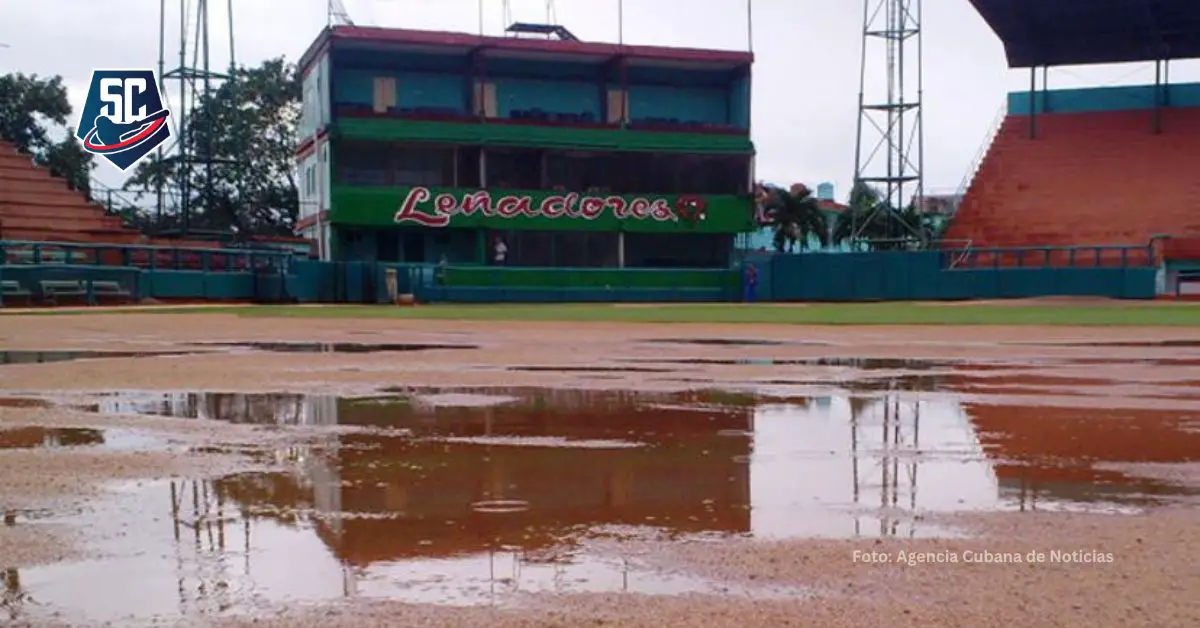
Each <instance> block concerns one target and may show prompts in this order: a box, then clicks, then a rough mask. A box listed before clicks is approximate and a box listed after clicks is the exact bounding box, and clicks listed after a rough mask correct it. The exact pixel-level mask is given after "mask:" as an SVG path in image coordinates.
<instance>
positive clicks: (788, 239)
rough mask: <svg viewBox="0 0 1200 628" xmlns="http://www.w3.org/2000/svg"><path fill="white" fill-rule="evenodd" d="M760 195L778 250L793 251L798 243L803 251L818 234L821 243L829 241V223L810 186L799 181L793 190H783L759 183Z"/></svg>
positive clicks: (824, 243)
mask: <svg viewBox="0 0 1200 628" xmlns="http://www.w3.org/2000/svg"><path fill="white" fill-rule="evenodd" d="M757 196H758V198H759V202H760V203H761V204H762V206H763V210H764V212H765V214H766V218H767V221H768V222H767V224H768V225H769V226H770V227H771V228H772V229H774V231H775V251H776V252H777V253H783V252H784V251H785V250H787V251H788V252H792V251H794V250H795V249H796V244H797V243H800V248H801V250H803V248H804V244H805V243H807V242H808V241H809V238H810V237H815V238H816V239H817V241H818V242H820V243H821V246H825V245H826V244H828V243H829V224H828V223H827V222H826V220H825V214H823V213H821V206H820V204H819V203H818V202H817V199H816V197H814V196H813V195H812V190H809V189H808V186H806V185H804V184H803V183H796V184H794V185H792V187H791V189H790V190H784V189H782V188H778V187H775V186H773V185H760V186H759V189H758V194H757Z"/></svg>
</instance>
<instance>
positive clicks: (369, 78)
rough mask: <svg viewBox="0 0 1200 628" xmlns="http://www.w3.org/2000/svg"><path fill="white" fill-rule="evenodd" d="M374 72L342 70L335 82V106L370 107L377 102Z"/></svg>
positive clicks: (375, 73)
mask: <svg viewBox="0 0 1200 628" xmlns="http://www.w3.org/2000/svg"><path fill="white" fill-rule="evenodd" d="M377 74H378V72H376V71H372V70H342V71H341V72H338V73H337V75H336V78H335V79H334V81H333V102H334V104H338V105H341V104H359V105H370V104H371V103H372V102H374V100H375V76H376V75H377Z"/></svg>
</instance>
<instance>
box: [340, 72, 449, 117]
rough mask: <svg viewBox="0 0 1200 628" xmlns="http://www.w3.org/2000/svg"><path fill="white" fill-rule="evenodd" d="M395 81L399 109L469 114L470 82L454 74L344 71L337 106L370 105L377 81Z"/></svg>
mask: <svg viewBox="0 0 1200 628" xmlns="http://www.w3.org/2000/svg"><path fill="white" fill-rule="evenodd" d="M380 76H391V77H395V79H396V91H397V92H398V93H397V94H396V105H397V106H398V107H407V108H411V107H437V108H440V109H453V110H455V111H459V112H465V111H467V110H468V105H467V102H468V100H467V99H468V94H469V93H470V92H469V91H468V85H469V83H468V79H467V78H466V77H465V76H459V75H455V74H433V73H429V72H385V71H381V70H343V71H342V73H341V74H339V75H338V79H337V82H336V92H335V96H334V102H335V103H337V104H361V105H370V104H373V103H374V100H375V78H376V77H380Z"/></svg>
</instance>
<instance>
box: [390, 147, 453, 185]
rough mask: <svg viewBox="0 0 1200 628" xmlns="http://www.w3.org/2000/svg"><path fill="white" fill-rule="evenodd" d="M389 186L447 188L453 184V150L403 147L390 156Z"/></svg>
mask: <svg viewBox="0 0 1200 628" xmlns="http://www.w3.org/2000/svg"><path fill="white" fill-rule="evenodd" d="M391 164H392V168H391V185H425V186H430V187H439V186H448V185H453V183H454V150H453V149H451V148H444V147H440V146H432V147H417V146H403V147H399V148H396V149H395V150H394V151H393V152H392V154H391Z"/></svg>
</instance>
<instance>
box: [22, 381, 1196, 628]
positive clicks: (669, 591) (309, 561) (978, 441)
mask: <svg viewBox="0 0 1200 628" xmlns="http://www.w3.org/2000/svg"><path fill="white" fill-rule="evenodd" d="M722 401H725V402H726V403H721V402H722ZM729 401H736V402H737V403H728V402H729ZM739 404H740V405H739ZM94 408H95V410H96V411H97V412H100V413H105V414H142V415H155V416H166V417H179V418H187V419H196V420H206V421H227V422H232V423H242V424H251V425H263V426H268V425H270V426H284V427H287V426H297V427H304V428H307V429H310V430H311V429H315V430H316V436H315V437H314V436H312V435H311V434H310V437H309V438H307V439H306V442H305V444H303V445H293V446H289V447H286V448H283V449H279V450H274V451H265V452H259V453H258V454H256V455H258V456H259V457H260V458H261V459H262V460H261V462H264V463H267V462H269V463H270V464H271V465H272V466H271V468H270V470H263V471H254V472H242V473H235V474H230V475H225V476H220V477H214V478H195V479H180V480H172V481H161V482H143V483H124V484H119V485H116V486H114V487H113V488H112V490H111V491H109V492H108V493H107V494H106V496H105V497H103V498H102V499H100V500H98V501H97V502H96V503H95V504H94V505H93V506H92V507H91V508H89V509H88V510H87V511H86V512H84V513H82V514H76V515H73V516H65V517H51V518H50V519H49V520H50V521H52V522H56V523H66V524H77V525H80V526H87V527H89V528H91V530H92V532H91V533H92V534H93V535H94V536H95V537H96V538H97V539H98V540H97V541H96V543H95V545H96V547H95V549H96V550H97V551H99V552H100V553H101V554H103V555H104V556H105V558H102V559H96V560H90V561H83V562H71V563H60V564H55V565H50V566H45V567H36V568H30V569H22V570H20V571H19V573H16V572H15V571H14V570H10V572H9V575H8V576H6V578H7V580H6V582H8V583H9V587H10V589H11V590H12V591H15V592H16V593H15V594H13V596H12V597H13V599H17V600H23V602H20V603H17V604H16V606H20V607H22V608H25V609H27V611H26V612H29V613H34V614H35V615H36V612H38V611H37V610H36V609H38V608H43V607H46V608H56V609H65V610H66V611H69V614H70V613H74V615H73V616H79V617H88V618H91V619H95V620H100V621H113V622H118V623H119V622H123V621H133V620H141V619H144V618H145V617H148V616H154V617H158V618H160V619H162V618H166V619H168V620H169V619H170V618H172V617H188V616H192V615H205V614H210V613H216V612H236V611H238V609H252V608H254V607H255V605H256V604H261V603H263V601H264V600H265V601H267V602H269V603H278V604H286V603H291V602H297V601H301V602H312V601H321V600H334V599H339V598H346V597H351V598H360V597H361V598H386V599H395V600H403V601H407V602H413V603H434V604H454V605H480V604H485V605H490V604H501V605H506V604H514V603H519V601H520V599H521V596H523V595H525V594H531V593H539V592H552V593H580V592H637V593H644V594H663V595H677V594H683V593H712V594H720V595H741V596H747V597H751V598H755V597H771V596H779V595H785V596H786V595H793V596H794V595H804V594H805V592H804V591H802V590H799V589H793V590H784V589H779V588H777V587H776V588H770V587H747V586H742V587H740V588H739V587H738V586H734V585H731V584H729V583H721V582H716V581H711V580H706V579H704V578H700V577H697V576H694V575H689V574H686V573H673V572H671V571H664V570H663V569H662V568H660V567H658V566H656V565H655V564H654V562H653V560H652V557H650V556H645V555H630V554H628V553H623V552H622V551H621V550H620V549H619V545H614V544H613V543H612V541H619V540H621V539H661V540H666V541H679V540H686V539H714V538H718V539H719V538H754V539H788V538H890V537H899V538H921V537H939V536H940V537H944V536H958V535H960V534H961V532H960V531H959V530H956V529H955V528H953V527H946V526H945V525H942V524H940V523H937V522H936V520H937V517H936V515H938V514H941V513H957V512H987V511H1072V512H1091V513H1106V514H1124V513H1136V512H1140V510H1141V509H1142V508H1144V507H1147V506H1151V505H1155V504H1160V503H1165V502H1168V501H1170V500H1171V499H1172V498H1174V497H1178V496H1184V495H1189V494H1192V493H1193V492H1194V491H1193V489H1191V488H1188V487H1186V486H1180V485H1174V484H1171V483H1168V482H1163V481H1159V480H1153V479H1146V478H1139V477H1136V476H1133V475H1129V474H1126V473H1123V472H1121V471H1119V470H1113V469H1112V468H1110V467H1108V466H1105V465H1106V463H1134V462H1156V463H1178V462H1188V461H1198V460H1200V433H1197V432H1196V431H1195V429H1194V427H1195V424H1194V423H1193V422H1192V420H1191V419H1189V418H1188V417H1186V416H1182V415H1179V414H1178V413H1169V412H1126V413H1121V412H1107V413H1096V412H1088V411H1078V410H1069V409H1068V410H1063V409H1056V410H1046V409H1037V408H1006V407H995V406H977V407H976V406H970V405H962V404H960V403H958V402H954V401H911V400H902V399H899V398H895V397H890V396H885V397H878V398H867V397H854V396H831V397H818V398H812V399H806V400H803V401H789V402H752V403H748V402H747V400H746V399H745V398H744V397H737V396H731V397H728V398H722V396H721V395H719V394H715V393H713V392H697V393H687V394H663V395H653V394H633V393H600V392H587V391H561V390H560V391H554V390H529V389H462V390H428V391H423V392H415V393H411V394H409V395H406V396H400V395H384V396H379V397H372V398H357V399H344V398H337V397H332V396H307V395H299V394H261V395H256V394H237V393H225V394H222V393H179V394H171V393H111V394H108V395H103V396H101V397H99V399H98V402H97V404H96V405H95V406H94ZM1048 413H1049V414H1048ZM321 428H330V429H331V430H332V429H333V428H337V430H338V431H337V432H336V433H335V432H334V431H330V432H329V433H326V434H323V433H322V429H321ZM346 428H354V429H351V431H349V432H346V431H345V430H346ZM1085 430H1086V432H1087V433H1089V434H1090V436H1089V437H1088V438H1086V439H1084V438H1081V437H1080V436H1079V435H1080V434H1081V433H1084V432H1085ZM35 431H36V430H27V431H20V430H17V431H15V432H0V446H4V445H3V444H4V443H9V442H18V443H27V445H26V446H31V447H36V446H45V443H47V442H53V443H55V445H56V446H57V445H58V444H60V443H66V444H68V445H70V444H74V445H83V446H86V445H94V444H97V443H101V442H105V441H106V439H107V438H109V436H108V434H110V433H112V431H103V432H102V431H100V430H91V431H86V432H85V431H72V430H68V431H58V432H55V431H53V430H42V431H40V432H37V433H35ZM6 434H7V435H8V436H6ZM39 443H40V444H39ZM17 446H22V445H17ZM297 564H303V565H304V566H305V567H304V569H303V570H299V569H296V568H295V565H297ZM13 582H16V583H17V584H16V585H12V583H13ZM10 593H11V591H10ZM18 615H19V614H18Z"/></svg>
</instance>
